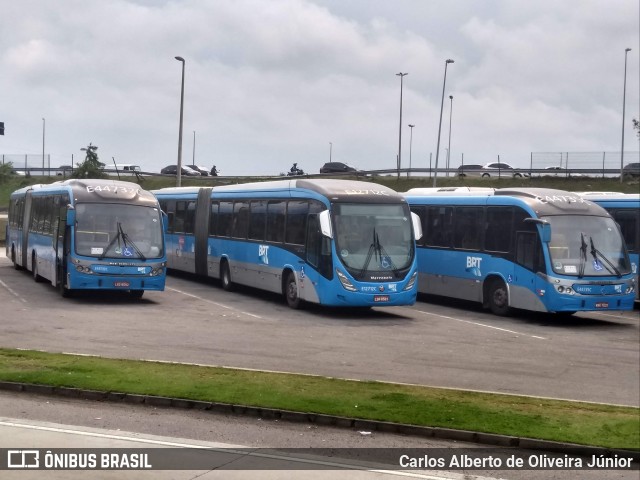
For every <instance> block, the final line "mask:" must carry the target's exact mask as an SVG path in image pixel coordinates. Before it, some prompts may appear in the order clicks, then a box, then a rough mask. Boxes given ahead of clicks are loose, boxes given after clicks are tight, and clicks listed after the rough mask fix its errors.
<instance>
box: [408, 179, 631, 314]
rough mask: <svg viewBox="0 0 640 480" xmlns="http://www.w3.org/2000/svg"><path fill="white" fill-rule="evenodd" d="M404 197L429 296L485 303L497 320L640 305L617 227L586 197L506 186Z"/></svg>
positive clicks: (421, 285)
mask: <svg viewBox="0 0 640 480" xmlns="http://www.w3.org/2000/svg"><path fill="white" fill-rule="evenodd" d="M404 195H405V198H406V199H407V201H408V202H409V205H410V206H411V210H412V212H414V213H416V214H417V215H418V216H419V217H420V219H421V222H422V229H423V231H424V236H423V238H422V239H421V240H420V241H419V242H418V246H417V250H418V270H419V272H420V273H419V281H418V286H419V291H420V292H423V293H428V294H435V295H443V296H448V297H454V298H460V299H464V300H471V301H477V302H481V303H482V304H483V306H484V307H485V308H490V309H491V311H492V312H493V313H494V314H496V315H507V314H509V313H510V312H511V310H512V309H514V308H517V309H524V310H530V311H538V312H556V313H563V314H573V313H575V312H577V311H593V310H629V309H631V308H633V301H634V295H635V289H636V288H637V286H636V280H635V277H634V275H633V273H632V270H631V262H630V260H629V255H628V254H627V250H626V248H625V243H624V240H623V238H622V235H621V233H620V230H619V228H618V225H617V224H616V222H615V221H614V220H613V218H611V216H610V215H609V214H608V213H607V212H606V211H605V210H604V209H603V208H602V207H600V206H598V205H596V204H595V203H593V202H590V201H588V200H585V199H584V198H582V197H581V196H580V195H578V194H575V193H569V192H564V191H560V190H552V189H543V188H502V189H496V190H490V191H484V190H480V191H468V192H464V193H463V192H459V191H453V192H433V191H430V190H427V191H421V189H412V190H409V191H408V192H406V193H405V194H404Z"/></svg>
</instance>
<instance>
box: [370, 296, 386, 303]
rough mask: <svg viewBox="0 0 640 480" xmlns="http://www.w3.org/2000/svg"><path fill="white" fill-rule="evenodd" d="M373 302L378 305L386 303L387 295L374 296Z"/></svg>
mask: <svg viewBox="0 0 640 480" xmlns="http://www.w3.org/2000/svg"><path fill="white" fill-rule="evenodd" d="M373 301H374V302H376V303H378V302H388V301H389V295H374V296H373Z"/></svg>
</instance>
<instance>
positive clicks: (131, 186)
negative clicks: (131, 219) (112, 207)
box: [14, 178, 158, 206]
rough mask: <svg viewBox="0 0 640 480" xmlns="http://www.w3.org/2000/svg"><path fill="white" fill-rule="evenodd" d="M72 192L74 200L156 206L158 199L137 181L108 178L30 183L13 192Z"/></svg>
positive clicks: (44, 193)
mask: <svg viewBox="0 0 640 480" xmlns="http://www.w3.org/2000/svg"><path fill="white" fill-rule="evenodd" d="M69 189H70V190H71V192H72V193H73V200H74V203H75V202H95V201H96V200H98V199H99V201H102V202H105V203H132V202H135V203H136V204H138V205H147V206H156V205H157V204H158V201H157V200H156V198H155V197H154V196H153V195H152V194H151V192H148V191H146V190H144V189H143V188H141V187H140V185H138V184H137V183H133V182H124V181H121V180H108V179H93V178H86V179H84V178H83V179H69V180H64V181H59V182H53V183H50V184H38V185H30V186H28V187H24V188H21V189H20V190H16V191H15V192H14V194H22V195H24V194H25V193H26V192H28V191H29V190H32V191H33V192H34V193H36V194H42V195H46V194H48V193H54V192H60V191H68V190H69Z"/></svg>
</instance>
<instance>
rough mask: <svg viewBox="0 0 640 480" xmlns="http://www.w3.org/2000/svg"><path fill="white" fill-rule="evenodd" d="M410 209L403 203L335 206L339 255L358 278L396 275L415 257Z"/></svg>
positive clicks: (337, 250)
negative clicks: (373, 275) (378, 274)
mask: <svg viewBox="0 0 640 480" xmlns="http://www.w3.org/2000/svg"><path fill="white" fill-rule="evenodd" d="M410 215H411V214H410V212H409V207H408V206H407V205H403V204H396V205H390V204H364V205H363V204H358V205H356V204H336V205H334V221H335V235H334V238H335V242H336V252H337V253H338V256H339V258H340V260H341V261H342V263H344V265H345V267H347V269H348V270H349V271H350V272H351V274H352V275H354V277H355V278H363V277H364V276H365V274H371V273H385V274H389V273H390V272H392V273H395V276H398V272H399V271H400V270H403V269H406V268H408V267H409V266H410V265H411V262H412V260H413V255H414V249H413V237H412V234H411V216H410Z"/></svg>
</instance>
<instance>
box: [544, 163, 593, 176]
mask: <svg viewBox="0 0 640 480" xmlns="http://www.w3.org/2000/svg"><path fill="white" fill-rule="evenodd" d="M544 169H545V170H546V171H545V172H544V173H542V174H541V175H542V176H543V177H583V176H584V175H582V174H581V173H571V171H569V170H568V169H566V168H564V167H560V166H558V165H554V166H551V167H545V168H544Z"/></svg>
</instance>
